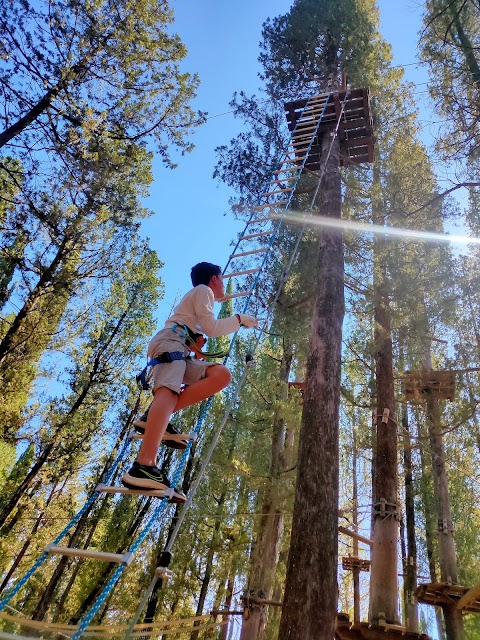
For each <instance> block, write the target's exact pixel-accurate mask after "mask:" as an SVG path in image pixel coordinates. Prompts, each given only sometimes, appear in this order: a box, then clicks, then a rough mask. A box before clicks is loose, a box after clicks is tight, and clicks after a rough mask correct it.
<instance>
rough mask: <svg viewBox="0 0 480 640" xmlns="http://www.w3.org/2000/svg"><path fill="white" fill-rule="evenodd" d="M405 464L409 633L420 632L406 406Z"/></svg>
mask: <svg viewBox="0 0 480 640" xmlns="http://www.w3.org/2000/svg"><path fill="white" fill-rule="evenodd" d="M402 426H403V464H404V468H405V519H406V533H407V553H406V557H405V565H404V574H405V578H404V598H405V618H406V620H405V626H406V628H407V631H412V632H413V633H418V632H419V622H418V603H417V600H416V598H415V590H416V588H417V541H416V537H415V490H414V486H413V463H412V443H411V440H410V425H409V421H408V409H407V407H406V405H405V406H404V408H403V412H402Z"/></svg>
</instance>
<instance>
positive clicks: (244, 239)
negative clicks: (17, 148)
mask: <svg viewBox="0 0 480 640" xmlns="http://www.w3.org/2000/svg"><path fill="white" fill-rule="evenodd" d="M331 95H332V94H320V95H315V96H313V97H311V98H310V99H309V100H308V101H307V102H306V104H305V106H304V108H303V109H302V111H301V114H300V115H299V117H298V119H297V121H296V124H295V127H294V129H293V132H292V134H291V138H290V141H289V143H288V145H287V148H286V150H285V151H284V152H283V154H282V157H281V159H280V161H279V163H278V165H277V167H276V168H275V170H274V171H273V173H272V175H271V176H270V178H269V179H268V181H267V183H266V185H265V189H264V191H263V193H262V194H261V196H260V197H259V200H258V202H257V203H256V205H255V206H254V207H253V208H252V210H251V211H252V213H251V216H250V218H249V220H248V221H247V223H246V225H245V228H244V229H243V231H242V233H241V234H240V235H239V238H238V240H237V242H236V245H235V248H234V250H233V252H232V254H231V255H230V257H229V259H228V262H227V265H226V267H225V269H224V271H223V273H224V277H228V278H235V283H236V291H235V293H234V294H233V295H232V297H234V298H241V297H244V298H246V300H245V303H244V305H243V312H247V311H248V310H249V306H250V304H251V301H252V299H253V298H254V297H255V293H256V290H257V287H258V284H259V280H260V277H261V275H262V273H263V272H264V271H265V269H266V266H267V260H268V257H269V255H270V254H271V252H272V249H273V247H274V243H275V240H276V239H277V238H278V235H279V231H280V228H281V225H282V221H283V216H284V215H285V213H286V212H287V210H288V208H289V207H290V204H291V201H292V198H293V195H294V192H295V189H296V186H297V183H298V181H299V179H300V176H301V174H302V171H303V170H304V168H305V163H306V161H307V158H308V156H309V153H310V150H311V148H312V145H313V143H314V141H315V140H316V139H318V138H317V134H318V131H319V127H320V124H321V123H322V119H323V117H324V114H325V110H326V108H327V105H328V104H329V101H330V100H331ZM342 111H343V109H342ZM341 113H342V112H340V114H339V116H338V121H339V120H340V118H341ZM337 125H338V122H337ZM257 306H260V307H262V305H261V304H260V302H259V301H257ZM263 308H265V307H264V306H263ZM234 340H235V336H234V338H233V340H232V343H233V341H234ZM210 403H211V399H210V401H209V402H207V405H206V407H205V409H204V411H203V413H202V415H201V417H200V419H199V421H198V423H197V425H196V428H195V432H197V433H198V430H199V428H200V426H201V424H202V422H203V420H204V418H205V415H206V413H207V411H208V409H209V407H210ZM225 420H226V418H225ZM222 426H223V425H222ZM130 443H131V440H130V441H127V442H125V444H124V446H123V447H122V449H121V451H120V453H119V455H118V457H117V459H116V460H115V462H114V464H113V465H112V468H111V469H110V470H109V472H108V474H107V476H106V478H105V479H104V482H103V483H100V484H99V485H98V486H97V488H96V490H95V492H94V494H93V495H92V496H91V498H90V499H89V500H88V501H87V503H86V504H85V505H84V506H83V507H82V509H81V510H80V511H79V512H78V513H77V515H76V516H75V517H74V518H73V519H72V520H71V521H70V522H69V523H68V525H67V526H66V527H65V528H64V529H63V531H62V532H61V533H60V534H59V535H58V536H57V538H56V539H55V540H54V541H53V542H52V543H51V544H49V545H47V546H46V547H45V549H44V552H43V553H42V554H41V556H40V557H39V558H38V560H37V561H36V562H35V564H34V565H33V566H32V567H31V569H30V570H29V571H28V572H27V573H26V574H25V575H24V576H23V577H22V578H21V579H20V580H18V581H17V583H15V584H14V585H13V587H12V588H11V589H10V590H9V591H8V592H7V593H6V594H5V595H4V596H3V598H2V599H1V600H0V611H1V610H3V609H4V608H5V606H7V604H8V603H9V602H10V601H11V599H12V598H13V597H14V596H15V595H16V594H17V593H18V591H19V590H20V589H21V588H22V587H23V586H24V585H25V583H26V582H27V581H28V580H29V578H30V577H31V576H32V575H33V573H34V572H35V571H36V570H37V569H38V568H39V567H40V565H41V564H42V563H43V562H44V561H45V560H46V559H47V557H49V556H51V555H62V556H72V557H77V558H92V559H95V560H98V561H103V562H111V563H116V564H117V565H118V566H117V569H116V570H115V571H114V572H113V574H112V575H111V577H110V579H109V580H108V582H107V584H106V585H105V587H104V589H103V590H102V592H101V593H100V595H99V596H98V598H97V600H96V601H95V603H94V605H93V606H92V607H91V608H90V610H89V611H88V612H87V613H86V614H85V616H84V617H83V618H82V620H81V621H80V624H79V628H78V630H77V632H76V633H75V634H74V635H73V636H72V640H77V638H80V637H81V636H82V635H83V632H84V631H85V629H86V627H87V626H88V625H89V624H90V622H91V620H92V619H93V617H94V615H95V614H96V613H97V612H98V610H99V609H100V607H101V606H102V604H103V603H104V602H105V600H106V598H107V596H108V594H109V593H110V591H111V590H112V589H113V587H114V586H115V584H116V582H117V581H118V579H119V578H120V576H121V575H122V573H123V571H124V569H125V568H126V567H127V566H128V565H129V564H130V563H131V561H132V559H133V556H134V554H135V552H136V551H137V549H138V547H139V546H140V545H141V544H142V542H143V541H144V539H145V537H146V536H147V534H148V532H149V531H150V529H151V527H152V526H153V525H154V523H155V522H157V521H158V518H159V517H161V516H162V515H163V514H164V513H165V512H166V510H167V508H168V506H169V498H171V497H172V491H173V490H167V491H152V490H141V489H139V490H132V489H126V488H124V487H112V486H109V483H110V481H111V479H112V477H113V474H114V472H115V470H116V469H117V467H118V466H119V465H120V464H122V463H123V462H124V461H125V459H126V457H127V453H128V448H129V446H130ZM190 447H191V442H189V444H188V446H187V449H186V450H185V451H184V453H183V455H182V457H181V459H180V461H179V464H178V467H177V469H176V471H175V472H174V475H173V480H172V487H173V486H175V485H176V484H177V483H178V482H179V480H180V478H181V476H182V474H183V470H184V467H185V465H186V462H187V460H188V456H189V451H190ZM201 473H202V472H201ZM200 476H201V474H200ZM195 488H196V487H195ZM112 493H113V494H131V495H140V496H153V497H158V498H161V500H160V503H159V505H158V506H157V507H156V508H155V510H154V512H153V514H152V515H151V517H150V518H149V520H148V522H147V523H146V525H145V526H144V528H143V529H142V531H141V532H140V534H139V535H138V537H137V538H136V539H135V541H134V542H133V544H132V546H131V547H130V548H129V549H128V550H127V551H125V552H124V553H111V552H106V551H96V550H90V549H76V548H71V547H66V546H60V545H59V543H60V541H61V540H62V539H63V538H64V537H65V536H66V535H67V533H68V532H69V531H70V530H71V529H72V527H73V526H74V525H75V524H76V523H77V522H78V521H79V519H80V518H81V517H82V515H83V514H84V513H85V512H86V511H87V509H89V508H90V507H91V506H92V504H93V502H94V501H95V500H97V499H98V498H99V497H100V496H102V495H107V494H112ZM190 501H191V497H190V496H189V499H188V500H187V503H186V505H185V507H184V510H186V508H187V507H188V505H189V503H190ZM0 637H2V632H0Z"/></svg>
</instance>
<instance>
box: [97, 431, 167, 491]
mask: <svg viewBox="0 0 480 640" xmlns="http://www.w3.org/2000/svg"><path fill="white" fill-rule="evenodd" d="M138 435H139V436H140V438H139V439H142V438H143V434H141V433H139V434H138ZM95 491H97V492H98V493H113V494H116V493H119V494H121V495H124V496H151V497H153V498H171V497H172V495H173V491H172V490H169V489H141V488H140V487H139V488H138V489H129V488H128V487H108V486H107V485H106V484H99V485H97V486H96V487H95Z"/></svg>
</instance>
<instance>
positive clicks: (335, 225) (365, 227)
mask: <svg viewBox="0 0 480 640" xmlns="http://www.w3.org/2000/svg"><path fill="white" fill-rule="evenodd" d="M272 217H275V218H282V219H283V220H285V222H288V223H290V224H302V225H303V224H306V225H308V226H315V227H323V228H326V229H336V230H338V231H356V232H360V233H373V234H375V235H381V236H384V237H385V238H388V237H398V238H406V239H412V240H420V241H422V242H450V243H457V244H480V238H475V237H471V236H464V235H457V234H448V233H436V232H434V231H418V230H415V229H401V228H399V227H384V226H382V225H380V224H367V223H365V222H357V221H355V220H338V219H337V218H326V217H325V216H317V215H315V216H313V215H307V214H305V213H301V212H296V211H291V212H288V213H286V214H283V215H282V214H276V215H273V216H272Z"/></svg>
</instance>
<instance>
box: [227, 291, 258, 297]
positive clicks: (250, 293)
mask: <svg viewBox="0 0 480 640" xmlns="http://www.w3.org/2000/svg"><path fill="white" fill-rule="evenodd" d="M252 293H253V291H241V292H240V293H231V294H230V293H229V294H228V297H229V298H245V297H246V296H250V295H252Z"/></svg>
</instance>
